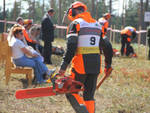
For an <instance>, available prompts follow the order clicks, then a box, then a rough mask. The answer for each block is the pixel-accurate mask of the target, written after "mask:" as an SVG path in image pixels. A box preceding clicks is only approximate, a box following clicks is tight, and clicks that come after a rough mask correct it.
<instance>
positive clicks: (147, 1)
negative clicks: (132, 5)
mask: <svg viewBox="0 0 150 113" xmlns="http://www.w3.org/2000/svg"><path fill="white" fill-rule="evenodd" d="M148 4H149V0H146V4H145V11H148V6H149V5H148Z"/></svg>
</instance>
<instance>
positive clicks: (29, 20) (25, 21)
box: [24, 19, 33, 25]
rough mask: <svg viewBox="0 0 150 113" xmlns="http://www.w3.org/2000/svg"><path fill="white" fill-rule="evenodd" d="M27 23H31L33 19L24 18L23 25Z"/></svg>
mask: <svg viewBox="0 0 150 113" xmlns="http://www.w3.org/2000/svg"><path fill="white" fill-rule="evenodd" d="M28 24H33V20H31V19H25V20H24V25H28Z"/></svg>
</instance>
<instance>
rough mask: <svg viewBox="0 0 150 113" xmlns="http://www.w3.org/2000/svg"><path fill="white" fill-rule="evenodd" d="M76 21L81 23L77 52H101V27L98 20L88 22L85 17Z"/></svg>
mask: <svg viewBox="0 0 150 113" xmlns="http://www.w3.org/2000/svg"><path fill="white" fill-rule="evenodd" d="M76 21H78V22H79V23H80V31H79V38H78V48H77V54H92V53H93V54H94V53H100V50H99V42H100V33H101V27H100V25H99V24H98V22H95V23H87V22H85V21H84V20H83V19H77V20H76Z"/></svg>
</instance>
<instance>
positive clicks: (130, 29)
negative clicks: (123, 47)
mask: <svg viewBox="0 0 150 113" xmlns="http://www.w3.org/2000/svg"><path fill="white" fill-rule="evenodd" d="M133 33H136V29H135V28H134V27H131V26H127V27H125V28H124V29H123V30H121V35H127V36H128V37H127V41H128V42H131V36H132V35H133Z"/></svg>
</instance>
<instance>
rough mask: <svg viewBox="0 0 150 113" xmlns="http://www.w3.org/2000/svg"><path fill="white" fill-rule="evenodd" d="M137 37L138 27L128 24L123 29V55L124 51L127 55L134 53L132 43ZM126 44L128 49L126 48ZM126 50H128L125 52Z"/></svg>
mask: <svg viewBox="0 0 150 113" xmlns="http://www.w3.org/2000/svg"><path fill="white" fill-rule="evenodd" d="M135 37H136V29H135V28H134V27H132V26H127V27H125V28H124V29H123V30H121V55H122V56H123V55H124V53H125V54H126V56H129V55H130V54H134V50H133V48H132V46H131V45H130V43H131V40H133V39H134V38H135ZM125 46H126V50H125ZM125 51H126V52H125Z"/></svg>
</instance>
